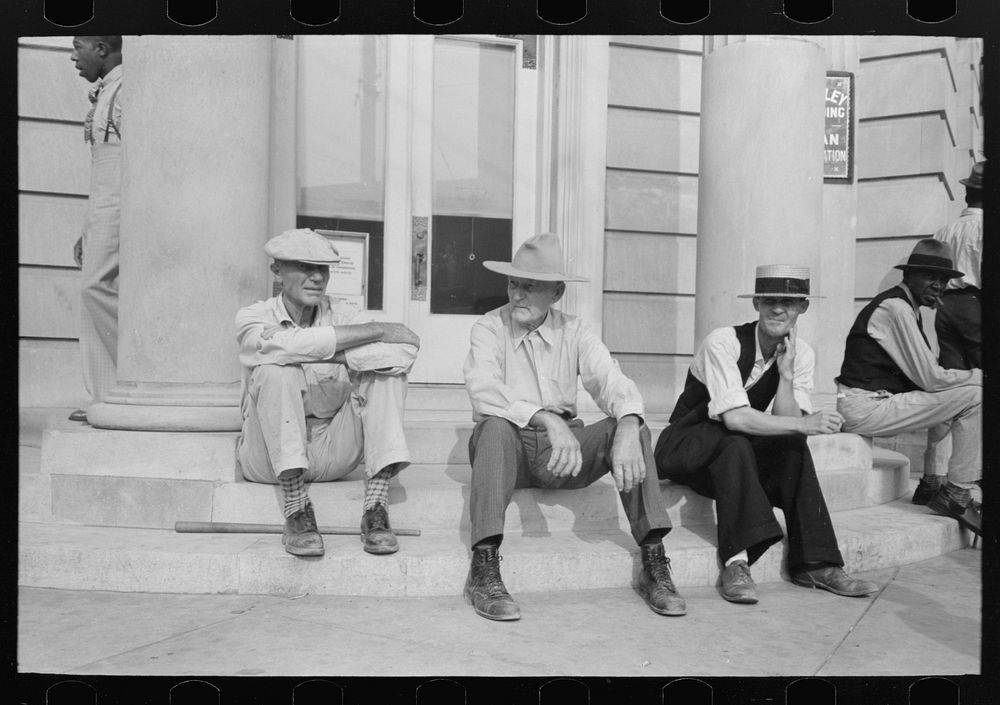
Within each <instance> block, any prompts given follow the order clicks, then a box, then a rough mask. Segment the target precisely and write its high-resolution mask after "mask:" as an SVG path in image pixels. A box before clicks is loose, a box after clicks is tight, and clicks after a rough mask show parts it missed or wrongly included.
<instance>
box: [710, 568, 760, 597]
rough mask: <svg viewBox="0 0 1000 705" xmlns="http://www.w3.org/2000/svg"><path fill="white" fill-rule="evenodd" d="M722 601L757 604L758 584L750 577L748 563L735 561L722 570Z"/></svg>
mask: <svg viewBox="0 0 1000 705" xmlns="http://www.w3.org/2000/svg"><path fill="white" fill-rule="evenodd" d="M719 592H721V593H722V599H724V600H728V601H729V602H736V603H738V604H744V605H753V604H755V603H756V602H757V584H756V583H755V582H754V581H753V578H752V577H751V576H750V566H749V565H747V562H746V561H733V562H732V563H730V564H729V565H727V566H725V567H724V568H723V569H722V588H721V589H720V591H719Z"/></svg>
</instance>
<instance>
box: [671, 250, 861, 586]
mask: <svg viewBox="0 0 1000 705" xmlns="http://www.w3.org/2000/svg"><path fill="white" fill-rule="evenodd" d="M809 289H810V287H809V269H808V268H807V267H801V266H797V265H787V264H772V265H764V266H760V267H757V271H756V282H755V287H754V293H752V294H744V295H741V296H740V298H752V299H753V307H754V309H755V310H756V311H757V312H758V318H757V320H756V321H751V322H749V323H744V324H743V325H738V326H733V327H728V326H727V327H723V328H716V329H715V330H713V331H712V332H711V333H709V334H708V335H707V336H706V337H705V340H703V341H702V343H701V344H700V345H699V346H698V349H697V351H696V352H695V355H694V360H693V361H692V363H691V367H690V369H689V371H688V375H687V380H686V382H685V384H684V391H683V392H682V393H681V395H680V397H679V398H678V400H677V403H676V405H675V406H674V410H673V412H672V413H671V416H670V424H669V425H668V426H667V428H665V429H664V430H663V432H662V433H661V434H660V437H659V439H657V442H656V450H655V456H656V467H657V471H658V473H659V477H660V479H670V480H672V481H674V482H676V483H678V484H682V485H687V486H689V487H691V488H692V489H694V490H695V491H696V492H698V493H699V494H701V495H704V496H706V497H711V498H713V499H714V500H715V513H716V518H717V524H718V542H717V545H718V552H719V561H720V563H721V564H722V574H721V577H720V583H721V586H720V592H721V594H722V597H723V598H724V599H726V600H728V601H730V602H736V603H749V604H753V603H755V602H757V588H756V585H755V584H754V581H753V578H752V577H751V575H750V566H751V565H753V564H754V562H755V561H756V560H757V559H758V558H760V557H761V556H762V555H763V554H764V552H765V551H766V550H767V549H768V548H769V547H770V546H771V545H773V544H775V543H777V542H778V541H780V540H781V539H782V536H783V533H782V530H781V525H780V524H778V521H777V520H776V519H775V517H774V507H780V508H781V509H782V510H783V511H784V514H785V524H786V525H787V527H788V559H787V566H788V572H789V573H790V574H791V576H792V581H793V582H794V583H796V584H797V585H802V586H804V587H810V588H819V589H823V590H829V591H830V592H833V593H836V594H838V595H845V596H849V597H862V596H865V595H869V594H871V593H873V592H875V591H877V590H878V587H877V586H876V585H875V584H874V583H871V582H868V581H865V580H857V579H855V578H852V577H851V576H849V575H848V574H847V573H845V572H844V569H843V565H844V560H843V557H842V556H841V553H840V550H839V548H838V545H837V537H836V535H835V534H834V530H833V525H832V523H831V521H830V513H829V511H828V510H827V507H826V502H825V500H824V499H823V492H822V490H821V489H820V486H819V481H818V480H817V479H816V469H815V467H814V466H813V461H812V455H811V454H810V452H809V446H808V444H807V443H806V437H807V436H811V435H816V434H821V433H836V432H837V431H838V430H839V429H840V425H841V422H842V419H841V417H840V414H838V413H837V412H836V411H830V410H821V411H816V412H813V411H812V402H811V401H810V393H811V391H812V388H813V370H814V367H815V353H814V352H813V350H812V348H811V347H810V346H809V345H808V344H807V343H806V342H805V341H804V340H802V339H801V338H798V337H797V335H796V329H795V324H796V322H797V321H798V318H799V316H800V315H801V314H802V313H805V311H806V310H807V309H808V308H809V299H810V298H818V297H815V296H812V295H811V294H810V293H809ZM768 408H770V413H768Z"/></svg>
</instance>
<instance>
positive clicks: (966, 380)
mask: <svg viewBox="0 0 1000 705" xmlns="http://www.w3.org/2000/svg"><path fill="white" fill-rule="evenodd" d="M868 335H870V336H871V337H872V339H874V340H875V342H877V343H878V344H879V345H880V346H882V349H883V350H885V351H886V352H887V353H888V354H889V357H891V358H892V361H893V362H895V363H896V364H897V365H899V369H900V370H902V372H903V374H905V375H906V376H907V377H908V378H909V379H910V380H911V381H912V382H913V383H914V384H916V385H917V386H918V387H920V388H921V389H922V390H924V391H925V392H939V391H941V390H943V389H951V388H953V387H960V386H963V385H966V384H982V383H983V377H982V374H983V373H982V370H980V369H973V370H950V369H946V368H944V367H941V365H939V364H938V362H937V360H935V359H934V353H933V352H931V349H930V347H928V346H927V344H926V343H925V342H924V338H923V336H922V335H921V333H920V328H919V326H918V325H917V316H916V314H915V313H914V312H913V309H912V307H910V305H909V304H908V303H907V302H905V301H903V300H902V299H898V298H891V299H886V300H885V301H883V302H882V303H881V304H879V306H878V308H876V309H875V310H874V311H873V312H872V315H871V318H869V319H868Z"/></svg>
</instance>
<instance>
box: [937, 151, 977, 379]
mask: <svg viewBox="0 0 1000 705" xmlns="http://www.w3.org/2000/svg"><path fill="white" fill-rule="evenodd" d="M983 167H984V163H983V162H977V163H976V164H974V165H973V166H972V173H971V174H969V178H967V179H959V183H961V184H962V185H963V186H965V205H966V207H965V209H964V210H962V214H961V215H960V216H959V218H958V220H956V221H954V222H952V223H949V224H948V225H946V226H944V227H943V228H941V229H940V230H938V231H937V232H936V233H934V239H935V240H940V241H941V242H943V243H945V244H947V245H949V246H950V247H951V250H952V252H953V253H954V254H955V269H957V270H960V271H961V272H962V276H960V277H955V278H954V279H951V280H949V281H948V285H947V286H946V287H945V289H944V293H942V294H941V302H940V304H938V307H937V309H936V311H937V312H936V315H935V316H934V332H935V333H936V334H937V341H938V349H939V350H940V354H939V355H938V362H940V363H941V367H944V368H947V369H953V370H971V369H973V368H974V367H979V368H982V366H983V358H982V352H981V347H982V341H983V331H982V310H981V306H980V299H981V298H982V272H981V264H982V258H983Z"/></svg>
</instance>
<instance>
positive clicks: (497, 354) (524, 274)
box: [464, 233, 686, 620]
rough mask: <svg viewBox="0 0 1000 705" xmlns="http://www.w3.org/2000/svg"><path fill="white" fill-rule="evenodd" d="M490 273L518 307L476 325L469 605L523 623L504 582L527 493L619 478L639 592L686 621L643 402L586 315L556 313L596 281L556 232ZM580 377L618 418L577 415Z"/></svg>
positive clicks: (469, 369)
mask: <svg viewBox="0 0 1000 705" xmlns="http://www.w3.org/2000/svg"><path fill="white" fill-rule="evenodd" d="M483 265H484V266H485V267H486V268H487V269H489V270H491V271H494V272H498V273H500V274H504V275H506V276H507V280H508V286H507V294H508V297H509V303H508V304H506V305H504V306H501V307H500V308H498V309H495V310H493V311H490V312H489V313H487V314H486V315H484V316H483V317H482V318H481V319H479V321H477V322H476V323H475V325H474V326H473V328H472V333H471V349H470V350H469V355H468V357H467V359H466V362H465V370H464V371H465V385H466V389H467V391H468V392H469V397H470V398H471V400H472V409H473V416H474V419H475V421H476V426H475V429H474V431H473V433H472V438H471V439H470V441H469V457H470V459H471V462H472V491H471V497H470V499H469V516H470V519H471V524H472V530H471V537H470V543H471V546H472V560H471V565H470V566H469V574H468V578H467V580H466V584H465V597H466V600H467V601H469V602H470V603H471V604H472V605H473V607H474V609H475V610H476V613H477V614H479V615H481V616H483V617H485V618H487V619H494V620H514V619H518V618H520V616H521V613H520V608H519V607H518V606H517V603H515V602H514V600H513V599H512V598H511V596H510V594H509V593H508V592H507V589H506V587H505V586H504V584H503V579H502V578H501V576H500V564H499V560H500V557H499V553H498V551H499V548H500V543H501V541H502V540H503V533H504V517H505V514H506V510H507V505H508V504H510V500H511V497H512V496H513V493H514V489H515V488H518V487H545V488H551V489H577V488H581V487H586V486H588V485H590V484H591V483H593V482H594V481H595V480H597V479H598V478H600V477H602V476H603V475H605V474H606V473H609V472H610V473H611V474H612V475H613V476H614V481H615V487H616V488H617V489H618V492H619V496H620V498H621V502H622V504H623V505H624V507H625V514H626V516H627V517H628V520H629V524H630V528H631V533H632V536H633V538H634V539H635V541H636V543H637V544H639V547H640V553H641V560H642V571H641V575H640V578H639V585H638V587H639V592H640V593H641V594H642V595H643V597H644V599H645V600H646V603H647V604H648V605H649V607H650V608H651V609H652V610H653V611H654V612H656V613H658V614H664V615H683V614H684V613H685V609H686V608H685V603H684V599H683V598H682V597H681V596H680V595H678V594H677V590H676V588H675V587H674V584H673V581H672V579H671V576H670V559H669V558H667V557H666V555H665V554H664V549H663V543H662V539H663V536H664V535H666V534H667V532H668V531H670V519H669V518H668V517H667V514H666V510H665V509H664V506H663V500H662V498H661V496H660V487H659V482H658V481H657V478H656V472H655V467H654V464H653V455H652V446H651V438H650V433H649V430H648V428H647V427H646V426H645V425H644V422H643V410H644V407H643V401H642V397H641V396H640V395H639V390H638V388H637V387H636V385H635V383H633V382H632V381H631V380H630V379H628V378H627V377H626V376H625V375H624V374H622V372H621V370H620V369H619V368H618V364H617V362H615V360H614V359H612V357H611V354H610V353H609V352H608V349H607V347H606V346H605V345H604V343H603V342H601V339H600V338H599V337H598V336H597V335H596V334H595V333H594V332H593V331H592V330H591V329H590V328H589V327H588V326H587V325H586V324H584V323H583V322H582V321H581V320H580V319H579V318H577V317H575V316H571V315H568V314H565V313H563V312H561V311H559V310H558V309H556V308H553V306H554V305H555V304H556V303H557V302H558V301H559V300H560V299H561V298H562V297H563V294H564V293H565V291H566V282H567V281H574V282H579V281H587V280H586V279H584V278H583V277H580V276H577V275H574V274H570V273H568V272H567V271H566V269H565V268H564V266H563V255H562V246H561V244H560V242H559V238H558V237H557V236H556V235H554V234H552V233H542V234H541V235H536V236H535V237H532V238H530V239H529V240H527V241H526V242H525V243H524V244H523V245H522V246H521V247H520V248H519V249H518V250H517V252H516V253H515V254H514V258H513V261H511V262H489V261H488V262H483ZM578 379H579V380H581V381H582V382H583V387H584V389H586V390H587V391H588V392H589V393H590V395H591V397H593V399H594V401H595V402H596V403H597V406H598V407H600V409H601V411H603V412H604V413H605V414H607V416H608V418H605V419H603V420H602V421H600V422H598V423H595V424H592V425H590V426H584V425H583V422H582V421H580V420H579V419H578V418H576V394H577V381H578Z"/></svg>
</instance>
